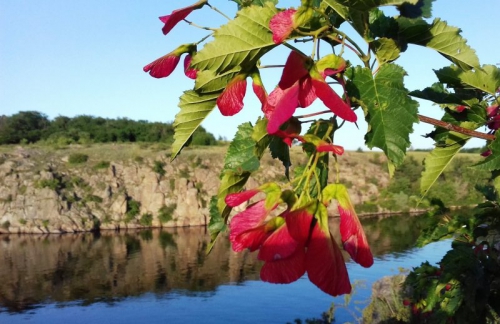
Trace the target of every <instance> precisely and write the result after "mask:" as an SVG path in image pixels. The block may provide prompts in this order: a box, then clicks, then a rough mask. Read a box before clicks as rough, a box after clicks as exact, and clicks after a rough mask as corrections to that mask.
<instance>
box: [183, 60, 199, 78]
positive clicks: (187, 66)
mask: <svg viewBox="0 0 500 324" xmlns="http://www.w3.org/2000/svg"><path fill="white" fill-rule="evenodd" d="M191 60H192V56H191V55H190V54H188V55H186V57H185V58H184V74H185V75H186V76H187V77H188V78H190V79H193V80H194V79H196V75H197V74H198V70H196V69H193V68H191Z"/></svg>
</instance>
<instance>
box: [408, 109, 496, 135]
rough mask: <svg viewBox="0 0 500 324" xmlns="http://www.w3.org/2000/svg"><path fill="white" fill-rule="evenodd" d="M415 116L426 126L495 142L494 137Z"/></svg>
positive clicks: (429, 118) (425, 117)
mask: <svg viewBox="0 0 500 324" xmlns="http://www.w3.org/2000/svg"><path fill="white" fill-rule="evenodd" d="M417 116H418V119H419V120H420V121H421V122H423V123H427V124H431V125H434V126H438V127H441V128H445V129H447V130H451V131H454V132H457V133H460V134H464V135H467V136H471V137H477V138H481V139H485V140H488V141H494V140H495V135H491V134H485V133H481V132H476V131H473V130H470V129H467V128H463V127H460V126H457V125H453V124H450V123H447V122H444V121H441V120H437V119H434V118H431V117H427V116H422V115H417Z"/></svg>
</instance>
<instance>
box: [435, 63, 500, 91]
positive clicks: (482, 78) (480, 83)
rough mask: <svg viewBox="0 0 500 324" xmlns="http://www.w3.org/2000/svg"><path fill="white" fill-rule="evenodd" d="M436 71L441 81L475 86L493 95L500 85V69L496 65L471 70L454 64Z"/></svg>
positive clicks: (452, 84) (455, 84)
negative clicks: (464, 69)
mask: <svg viewBox="0 0 500 324" xmlns="http://www.w3.org/2000/svg"><path fill="white" fill-rule="evenodd" d="M434 72H435V73H436V76H437V77H438V79H439V81H441V82H442V83H446V84H448V85H451V86H455V87H460V86H462V87H473V88H476V89H480V90H482V91H484V92H486V93H489V94H492V95H493V94H495V92H496V91H497V89H498V88H499V87H500V69H499V68H498V67H496V66H494V65H484V66H483V67H482V68H481V69H475V70H469V71H463V70H462V69H460V68H459V67H457V66H453V65H452V66H449V67H445V68H442V69H440V70H436V71H434Z"/></svg>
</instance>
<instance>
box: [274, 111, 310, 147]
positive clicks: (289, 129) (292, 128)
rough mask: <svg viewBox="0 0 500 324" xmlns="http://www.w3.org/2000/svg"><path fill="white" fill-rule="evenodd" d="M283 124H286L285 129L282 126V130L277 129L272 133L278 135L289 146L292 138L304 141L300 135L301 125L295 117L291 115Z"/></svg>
mask: <svg viewBox="0 0 500 324" xmlns="http://www.w3.org/2000/svg"><path fill="white" fill-rule="evenodd" d="M284 125H286V128H285V129H283V127H282V129H283V130H281V129H279V130H278V131H277V132H276V133H274V134H273V135H274V136H278V137H280V138H281V139H282V140H283V142H284V143H285V144H286V145H288V146H289V147H291V146H292V142H293V140H294V139H296V140H299V141H301V142H304V138H303V137H302V136H300V132H301V131H302V125H301V124H300V121H299V120H298V119H297V118H295V117H291V118H290V119H289V120H288V121H287V122H286V123H285V124H284Z"/></svg>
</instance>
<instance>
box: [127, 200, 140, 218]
mask: <svg viewBox="0 0 500 324" xmlns="http://www.w3.org/2000/svg"><path fill="white" fill-rule="evenodd" d="M140 210H141V203H140V202H138V201H137V200H134V199H132V198H130V199H128V200H127V212H126V213H125V222H126V223H129V222H131V221H132V220H133V219H135V217H136V216H137V215H139V213H140Z"/></svg>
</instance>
